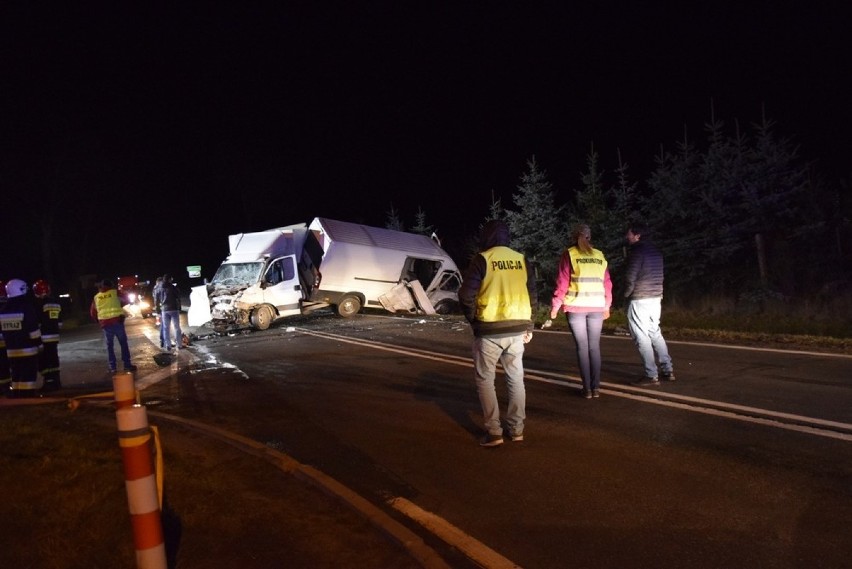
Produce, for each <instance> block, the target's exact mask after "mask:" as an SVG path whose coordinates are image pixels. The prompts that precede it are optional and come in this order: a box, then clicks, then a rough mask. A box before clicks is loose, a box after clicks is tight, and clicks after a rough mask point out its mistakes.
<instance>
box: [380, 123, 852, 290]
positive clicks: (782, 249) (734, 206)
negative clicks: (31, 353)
mask: <svg viewBox="0 0 852 569" xmlns="http://www.w3.org/2000/svg"><path fill="white" fill-rule="evenodd" d="M685 131H686V129H685ZM585 158H586V160H585V169H584V171H582V172H581V173H580V175H579V182H580V185H579V187H576V188H572V189H571V190H570V191H569V192H567V195H569V199H568V200H567V201H565V202H563V203H558V202H557V199H556V196H557V193H556V191H555V190H554V188H553V185H552V184H551V182H550V181H549V180H548V176H547V171H546V170H545V169H544V168H543V167H542V166H541V165H540V164H539V163H538V162H537V161H536V159H535V157H534V156H533V157H532V158H530V159H529V160H528V161H527V163H526V170H525V171H524V172H523V173H522V174H521V175H520V179H519V184H518V185H517V187H516V189H515V192H514V193H513V194H512V204H511V205H508V206H504V204H502V203H501V200H500V199H499V198H494V197H493V196H492V199H491V204H490V205H489V207H488V211H487V213H486V214H485V216H484V219H483V224H484V223H485V222H486V221H488V220H491V219H503V220H505V221H507V223H508V224H509V227H510V228H511V231H512V235H513V242H512V247H513V248H515V249H517V250H519V251H522V252H524V253H525V254H526V255H527V256H528V257H529V258H530V260H531V262H532V263H534V265H535V269H536V274H537V277H538V279H539V281H540V283H541V284H542V287H543V288H542V290H543V291H547V290H552V286H553V282H554V278H555V272H556V268H557V265H558V261H559V257H560V255H561V253H562V251H563V250H564V249H565V248H566V246H568V244H569V243H568V240H569V232H570V227H571V226H572V225H573V224H574V223H577V222H583V223H587V224H588V225H589V226H590V227H591V228H592V236H593V241H594V244H595V246H596V247H597V248H599V249H601V250H602V251H603V252H604V254H605V255H606V257H607V259H608V261H609V263H610V270H611V272H613V274H616V272H617V271H618V270H619V269H620V268H621V266H622V264H623V262H624V258H625V255H626V250H625V242H624V234H625V231H626V227H627V225H628V224H629V223H631V222H635V221H641V222H643V223H644V224H646V225H647V226H648V227H649V228H650V229H651V236H650V237H651V239H652V240H653V241H654V242H655V243H656V244H657V245H658V246H659V247H660V249H661V250H662V251H663V253H664V255H665V260H666V295H667V297H669V298H675V299H677V300H678V301H679V302H681V303H683V304H685V305H688V304H689V303H690V302H691V301H694V300H697V299H700V298H702V297H707V296H712V297H727V298H730V299H732V300H737V301H739V300H743V299H748V298H751V299H753V300H754V299H757V300H770V299H774V300H785V299H791V298H809V299H817V298H819V297H821V296H832V295H838V294H844V293H846V289H847V288H848V287H847V286H846V285H847V284H848V283H849V280H850V278H849V277H850V253H849V243H850V242H852V241H850V236H852V224H850V219H851V218H852V216H850V209H852V208H851V207H850V203H852V200H850V197H849V191H848V190H849V184H848V180H846V181H843V180H841V181H839V182H838V183H830V182H827V181H826V180H825V179H823V178H822V177H820V176H819V174H818V173H817V172H816V168H815V167H814V164H813V163H811V162H808V161H806V160H804V159H802V158H801V157H800V156H799V148H798V147H797V146H796V145H795V144H794V143H793V141H792V139H790V138H788V137H784V136H781V135H779V134H778V133H777V129H776V124H775V122H774V121H772V120H770V119H768V118H766V116H765V114H764V115H763V116H761V118H760V120H759V121H757V122H755V123H753V124H751V125H750V126H749V127H748V128H742V127H741V125H740V124H739V122H738V121H733V122H732V124H731V125H726V124H725V123H724V122H723V121H722V120H719V119H717V118H716V117H715V116H713V113H712V112H711V118H710V120H709V121H708V122H707V123H706V124H705V125H704V132H703V136H702V137H700V138H698V139H696V140H693V139H691V138H690V137H689V136H687V134H686V132H684V135H683V138H682V140H679V141H677V142H675V143H674V144H673V146H672V147H671V148H664V147H661V148H660V150H659V153H658V154H657V155H656V156H655V159H654V168H653V170H652V171H651V173H650V175H649V176H648V177H647V179H645V180H643V181H641V182H640V181H638V180H634V179H632V177H631V173H630V170H629V166H628V164H627V162H626V161H624V160H623V159H622V156H621V153H620V151H616V153H615V160H614V164H613V167H612V169H611V171H607V170H606V169H605V168H604V166H603V164H602V160H601V158H600V155H599V153H598V151H597V149H596V148H595V147H594V145H591V147H590V150H589V152H588V154H587V155H586V157H585ZM386 225H387V227H389V228H394V229H402V223H401V222H400V220H399V213H398V212H397V211H396V210H395V209H394V208H393V207H391V211H390V212H388V218H387V224H386ZM409 230H410V231H412V232H414V233H422V234H425V235H429V234H432V233H434V231H435V229H434V227H432V226H430V225H428V224H427V223H426V221H425V213H424V212H423V211H422V209H421V208H418V213H417V219H416V223H415V225H414V226H413V227H412V228H410V229H409ZM468 241H469V242H468V247H467V251H466V253H465V254H466V255H472V254H475V252H476V243H475V238H474V237H471V238H470V239H469V240H468Z"/></svg>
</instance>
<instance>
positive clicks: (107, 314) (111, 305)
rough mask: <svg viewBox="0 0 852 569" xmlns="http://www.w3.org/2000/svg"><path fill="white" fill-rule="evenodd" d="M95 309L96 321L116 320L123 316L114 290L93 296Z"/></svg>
mask: <svg viewBox="0 0 852 569" xmlns="http://www.w3.org/2000/svg"><path fill="white" fill-rule="evenodd" d="M95 309H96V310H97V311H98V320H107V319H109V318H118V317H119V316H122V315H123V314H124V310H123V309H122V308H121V302H119V300H118V292H117V291H116V290H115V289H114V288H113V289H110V290H107V291H105V292H99V293H98V294H96V295H95Z"/></svg>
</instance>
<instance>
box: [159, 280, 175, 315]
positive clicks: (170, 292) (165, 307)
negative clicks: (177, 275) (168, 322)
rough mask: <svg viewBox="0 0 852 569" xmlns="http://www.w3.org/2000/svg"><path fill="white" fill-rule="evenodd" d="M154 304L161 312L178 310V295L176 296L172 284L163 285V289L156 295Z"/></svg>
mask: <svg viewBox="0 0 852 569" xmlns="http://www.w3.org/2000/svg"><path fill="white" fill-rule="evenodd" d="M156 302H157V304H158V305H159V306H160V308H161V309H162V311H163V312H174V311H175V310H180V294H178V289H177V287H176V286H175V285H174V283H163V287H162V288H161V289H160V293H159V294H158V295H157V298H156Z"/></svg>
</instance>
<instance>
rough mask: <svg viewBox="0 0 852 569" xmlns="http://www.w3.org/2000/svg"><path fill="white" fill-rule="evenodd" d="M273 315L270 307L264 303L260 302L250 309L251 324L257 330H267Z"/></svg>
mask: <svg viewBox="0 0 852 569" xmlns="http://www.w3.org/2000/svg"><path fill="white" fill-rule="evenodd" d="M274 317H275V314H274V313H273V312H272V308H270V307H269V306H268V305H266V304H262V305H260V306H258V307H257V308H255V309H254V310H252V313H251V325H252V326H254V327H255V328H257V329H258V330H268V329H269V327H270V326H271V325H272V319H273V318H274Z"/></svg>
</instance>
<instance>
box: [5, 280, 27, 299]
mask: <svg viewBox="0 0 852 569" xmlns="http://www.w3.org/2000/svg"><path fill="white" fill-rule="evenodd" d="M25 294H27V283H26V282H24V281H22V280H21V279H12V280H10V281H9V282H7V283H6V296H8V297H9V298H15V297H16V296H24V295H25Z"/></svg>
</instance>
